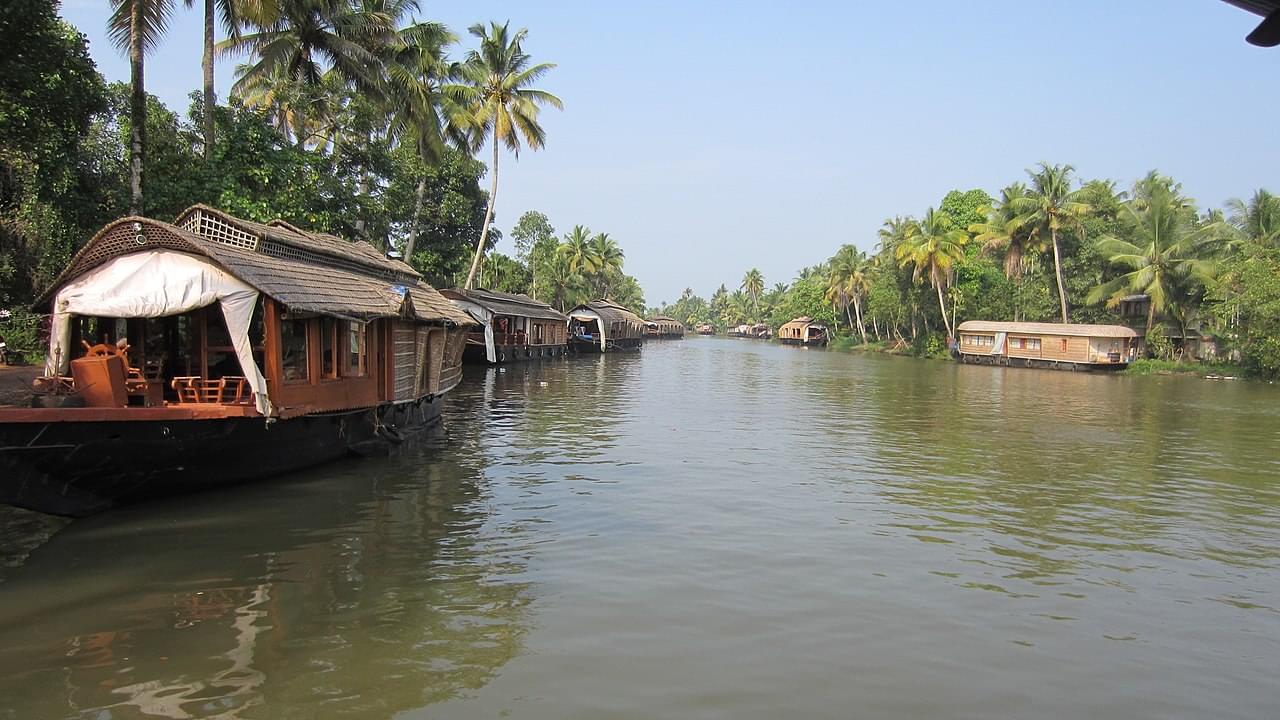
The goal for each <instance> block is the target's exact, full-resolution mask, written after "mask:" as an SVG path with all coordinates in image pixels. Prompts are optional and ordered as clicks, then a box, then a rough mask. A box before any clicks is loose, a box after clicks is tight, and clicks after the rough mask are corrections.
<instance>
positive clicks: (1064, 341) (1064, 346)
mask: <svg viewBox="0 0 1280 720" xmlns="http://www.w3.org/2000/svg"><path fill="white" fill-rule="evenodd" d="M1061 343H1062V352H1066V351H1067V339H1066V338H1062V340H1061Z"/></svg>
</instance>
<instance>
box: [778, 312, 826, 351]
mask: <svg viewBox="0 0 1280 720" xmlns="http://www.w3.org/2000/svg"><path fill="white" fill-rule="evenodd" d="M827 339H828V338H827V326H826V325H823V324H822V323H820V322H816V321H815V320H814V319H813V318H811V317H809V316H808V315H803V316H801V317H798V318H796V319H795V320H792V321H791V322H789V323H786V324H785V325H783V326H782V327H780V328H778V341H779V342H781V343H782V344H783V345H804V346H807V347H823V346H825V345H826V344H827Z"/></svg>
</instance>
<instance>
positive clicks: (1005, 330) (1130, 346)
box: [954, 320, 1140, 370]
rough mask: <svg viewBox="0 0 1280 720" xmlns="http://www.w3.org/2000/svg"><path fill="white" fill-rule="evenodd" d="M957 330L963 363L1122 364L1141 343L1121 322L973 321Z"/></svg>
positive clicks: (1078, 367)
mask: <svg viewBox="0 0 1280 720" xmlns="http://www.w3.org/2000/svg"><path fill="white" fill-rule="evenodd" d="M956 330H957V332H958V334H959V335H960V340H959V342H958V343H956V347H955V348H954V352H955V355H956V358H957V359H958V360H959V361H960V362H963V363H974V364H982V365H1007V366H1010V367H1043V368H1052V369H1060V370H1108V369H1118V368H1123V367H1124V366H1125V365H1127V364H1129V363H1130V362H1132V361H1133V360H1134V359H1135V358H1136V357H1137V352H1138V343H1139V341H1140V338H1139V337H1138V333H1136V332H1135V331H1133V330H1132V329H1131V328H1127V327H1124V326H1123V325H1066V324H1059V323H1027V322H1017V323H1015V322H988V321H985V320H969V321H966V322H962V323H960V327H958V328H956Z"/></svg>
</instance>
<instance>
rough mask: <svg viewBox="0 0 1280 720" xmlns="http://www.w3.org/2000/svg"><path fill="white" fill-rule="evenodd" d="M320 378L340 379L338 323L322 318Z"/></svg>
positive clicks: (328, 318)
mask: <svg viewBox="0 0 1280 720" xmlns="http://www.w3.org/2000/svg"><path fill="white" fill-rule="evenodd" d="M320 377H323V378H325V379H328V380H333V379H335V378H337V377H338V321H337V320H335V319H333V318H330V317H325V318H320Z"/></svg>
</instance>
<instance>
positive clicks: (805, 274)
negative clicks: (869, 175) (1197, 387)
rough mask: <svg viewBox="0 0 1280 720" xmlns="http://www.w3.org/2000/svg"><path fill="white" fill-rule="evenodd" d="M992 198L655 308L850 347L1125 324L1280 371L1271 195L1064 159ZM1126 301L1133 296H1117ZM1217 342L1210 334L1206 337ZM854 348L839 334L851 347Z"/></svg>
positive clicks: (1161, 349)
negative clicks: (1196, 195) (792, 331)
mask: <svg viewBox="0 0 1280 720" xmlns="http://www.w3.org/2000/svg"><path fill="white" fill-rule="evenodd" d="M1028 175H1029V177H1028V181H1027V182H1026V183H1022V182H1015V183H1013V184H1011V185H1009V186H1007V187H1005V188H1003V189H1002V190H1001V191H1000V193H999V194H998V196H997V197H992V196H990V195H988V194H987V193H986V192H984V191H982V190H969V191H952V192H950V193H948V194H947V195H946V196H945V197H944V198H942V200H941V201H940V203H939V205H938V207H937V208H936V209H934V208H929V209H928V210H926V211H925V212H924V213H923V214H922V215H921V216H920V217H919V218H916V217H894V218H890V219H888V220H886V221H885V222H884V224H883V226H882V227H881V229H880V232H879V234H878V238H877V243H876V252H875V253H874V254H872V255H867V254H865V253H863V252H861V251H859V250H858V249H857V248H856V247H854V246H853V245H845V246H842V247H841V248H839V249H838V250H837V251H836V253H835V254H834V255H833V256H832V257H831V258H829V259H828V260H827V261H825V262H824V263H822V264H820V265H818V266H815V267H809V268H804V269H803V270H801V271H800V273H799V275H798V277H797V278H796V279H795V280H793V281H792V282H791V283H790V284H789V285H783V284H779V285H775V286H774V288H773V289H772V290H769V291H765V292H762V293H761V294H760V296H759V302H758V303H756V302H754V300H753V298H752V297H751V296H750V295H749V294H748V293H747V292H746V288H747V287H748V279H749V280H750V285H751V286H752V287H760V286H762V285H763V279H762V278H755V277H753V276H752V273H756V272H757V271H754V270H753V271H752V272H751V273H748V278H744V280H743V285H742V288H743V289H742V290H739V291H734V292H730V291H729V290H728V289H727V288H726V287H725V286H724V285H721V286H720V288H719V289H717V290H716V291H715V292H714V293H713V294H712V295H711V297H710V299H709V300H708V299H704V298H702V297H699V296H698V295H696V294H695V293H694V292H693V290H692V289H691V288H689V289H686V290H685V291H684V293H683V294H682V295H681V297H680V298H679V299H678V300H676V301H675V302H674V303H671V304H665V305H663V306H661V307H659V308H656V309H655V312H662V313H664V314H669V315H671V316H673V317H675V318H677V319H679V320H681V321H684V322H687V323H690V324H698V323H704V322H706V323H712V324H714V325H716V326H718V327H719V328H721V329H723V328H725V327H727V326H733V325H737V324H739V323H752V322H756V321H765V322H769V323H770V324H772V325H773V326H774V327H777V326H778V325H780V324H782V323H783V322H786V321H787V320H790V319H791V318H793V317H796V316H799V315H809V316H812V317H814V318H817V319H819V320H822V321H824V322H827V323H829V324H830V325H832V326H833V327H835V328H837V330H838V332H839V333H841V334H846V333H847V334H848V335H849V336H852V338H853V339H854V341H856V342H863V343H871V342H879V343H881V344H888V345H889V346H891V347H897V348H900V349H901V350H902V351H904V352H914V353H917V354H931V353H940V352H944V351H945V349H946V347H947V339H948V336H950V335H952V334H953V333H954V327H955V325H956V324H958V323H959V322H963V321H964V320H967V319H985V320H1013V321H1033V322H1036V321H1038V322H1056V321H1061V320H1062V319H1063V318H1062V314H1063V313H1064V312H1065V313H1066V315H1067V318H1068V319H1069V320H1070V321H1071V322H1078V323H1106V324H1126V325H1129V326H1131V327H1133V328H1134V329H1135V330H1137V331H1138V333H1139V334H1141V335H1143V336H1144V337H1146V338H1147V349H1148V352H1149V353H1151V354H1152V355H1153V356H1155V357H1167V358H1173V359H1177V360H1180V361H1181V360H1188V359H1191V357H1192V354H1193V353H1196V354H1198V355H1199V356H1200V359H1205V360H1211V359H1215V358H1214V357H1213V356H1214V353H1213V352H1212V351H1211V350H1210V347H1211V345H1216V348H1217V353H1216V354H1217V357H1227V358H1229V359H1232V360H1235V361H1237V362H1240V363H1242V364H1244V365H1245V366H1246V367H1247V368H1249V369H1250V370H1252V371H1254V372H1256V373H1258V374H1261V375H1265V376H1272V377H1274V376H1280V198H1277V197H1276V196H1274V195H1271V194H1270V193H1268V192H1267V191H1265V190H1258V191H1257V192H1255V193H1254V194H1253V195H1252V197H1250V198H1249V199H1248V200H1247V201H1244V200H1232V201H1230V202H1229V203H1228V206H1227V209H1226V212H1225V213H1224V212H1223V211H1218V210H1212V211H1207V212H1202V211H1200V210H1199V209H1198V207H1197V206H1196V203H1195V201H1194V200H1192V199H1191V198H1189V197H1187V196H1186V195H1185V194H1184V193H1183V192H1182V188H1181V186H1179V185H1178V184H1177V183H1176V182H1174V181H1173V180H1172V179H1170V178H1168V177H1165V176H1162V175H1160V174H1159V173H1156V172H1151V173H1149V174H1148V175H1146V176H1145V177H1143V178H1141V179H1139V180H1138V181H1136V182H1135V183H1134V184H1133V185H1132V187H1131V189H1130V190H1128V191H1123V192H1121V191H1117V189H1116V183H1115V182H1113V181H1110V180H1088V181H1085V182H1076V181H1075V179H1074V178H1073V171H1072V168H1071V166H1069V165H1048V164H1041V165H1040V166H1038V167H1036V168H1034V169H1032V170H1029V171H1028ZM1122 301H1127V302H1122ZM1205 338H1211V339H1212V340H1213V343H1208V342H1204V343H1202V342H1200V341H1201V340H1202V339H1205ZM845 342H849V341H845Z"/></svg>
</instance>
